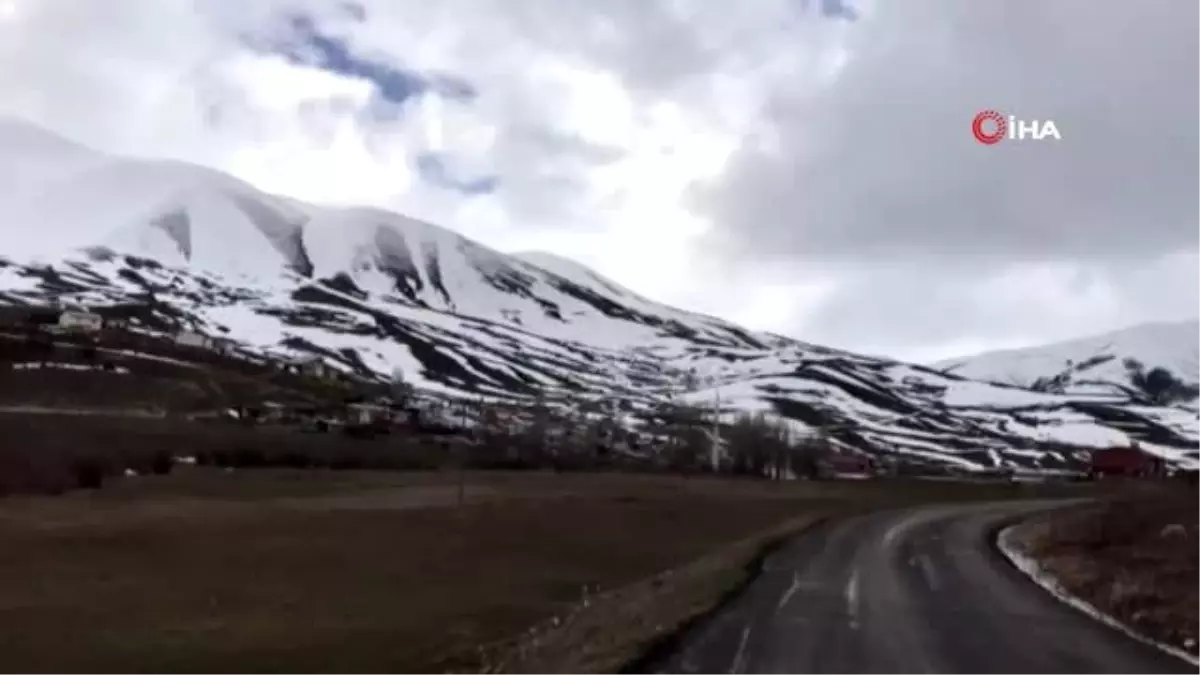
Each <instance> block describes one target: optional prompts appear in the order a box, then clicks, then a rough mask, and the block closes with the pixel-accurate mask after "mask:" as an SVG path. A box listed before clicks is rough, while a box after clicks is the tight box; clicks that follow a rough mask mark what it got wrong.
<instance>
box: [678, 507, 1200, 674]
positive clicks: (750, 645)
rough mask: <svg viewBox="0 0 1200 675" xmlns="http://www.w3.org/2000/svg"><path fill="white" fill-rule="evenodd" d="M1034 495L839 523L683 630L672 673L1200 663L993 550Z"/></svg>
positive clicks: (1168, 669)
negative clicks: (1140, 636) (1079, 605)
mask: <svg viewBox="0 0 1200 675" xmlns="http://www.w3.org/2000/svg"><path fill="white" fill-rule="evenodd" d="M1044 508H1046V505H1045V504H1038V503H1029V502H1026V503H1019V504H1014V503H1007V504H986V505H961V506H941V507H925V508H918V509H912V510H906V511H892V512H881V513H875V514H869V515H864V516H859V517H856V518H852V519H847V520H842V521H837V522H831V523H828V524H826V525H824V526H821V527H819V528H817V529H815V530H812V531H810V532H808V533H806V534H804V535H802V536H800V537H798V538H796V539H795V540H793V541H792V542H790V543H789V544H788V545H786V546H784V547H783V548H781V549H780V550H778V551H777V552H776V553H774V554H773V555H771V556H770V557H769V558H768V559H767V560H766V561H765V563H764V565H763V572H762V574H761V575H760V576H759V577H758V578H757V579H756V580H755V581H753V582H751V584H750V585H749V586H748V588H747V589H746V590H745V592H744V593H742V594H741V595H739V596H738V597H737V598H736V599H734V600H733V601H731V602H730V603H729V605H728V606H726V607H725V608H723V609H722V610H721V611H719V612H718V613H717V614H715V615H714V616H713V617H711V618H710V619H708V620H706V621H703V622H701V623H700V624H699V625H698V626H696V627H695V628H694V629H693V630H691V631H690V632H688V633H686V634H684V635H683V636H682V637H681V640H680V643H679V644H678V645H677V647H676V649H675V650H674V651H673V653H670V654H668V655H667V656H666V657H665V658H664V659H663V660H662V661H661V662H660V663H658V664H657V665H656V666H655V667H654V670H655V671H657V672H669V673H695V672H700V673H1117V672H1120V673H1176V672H1179V673H1196V672H1197V669H1196V667H1195V666H1192V665H1191V664H1188V663H1186V662H1184V661H1182V660H1180V659H1177V658H1175V657H1173V656H1170V655H1168V654H1165V653H1163V652H1161V651H1159V650H1157V649H1155V648H1153V647H1150V646H1148V645H1145V644H1143V643H1141V642H1138V641H1136V640H1133V639H1132V638H1129V637H1127V636H1125V635H1123V634H1122V633H1120V632H1118V631H1116V630H1114V629H1112V628H1109V627H1108V626H1105V625H1103V624H1101V623H1099V622H1097V621H1095V620H1093V619H1091V618H1089V617H1087V616H1085V615H1084V614H1082V613H1080V612H1079V611H1077V610H1075V609H1073V608H1071V607H1068V606H1067V605H1064V604H1063V603H1061V602H1059V601H1058V600H1056V599H1054V598H1053V597H1051V596H1050V595H1049V594H1048V593H1046V592H1045V591H1044V590H1042V589H1041V588H1040V587H1038V586H1037V585H1035V584H1034V583H1033V582H1032V581H1030V580H1029V579H1028V578H1027V577H1025V576H1024V575H1023V574H1022V573H1021V572H1019V571H1017V570H1016V569H1014V568H1013V567H1012V566H1011V565H1010V564H1009V563H1008V561H1007V560H1005V559H1004V558H1003V557H1002V556H1001V555H1000V554H999V553H998V552H997V551H996V550H995V548H994V545H993V535H994V532H995V529H996V528H997V526H999V525H1001V524H1003V523H1005V522H1006V521H1008V520H1009V519H1011V518H1013V517H1014V516H1019V515H1021V514H1023V513H1026V514H1027V513H1032V512H1034V511H1037V510H1042V509H1044Z"/></svg>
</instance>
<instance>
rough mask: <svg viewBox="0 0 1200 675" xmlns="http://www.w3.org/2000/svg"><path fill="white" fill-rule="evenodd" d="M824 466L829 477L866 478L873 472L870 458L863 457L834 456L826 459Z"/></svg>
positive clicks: (873, 466) (873, 468)
mask: <svg viewBox="0 0 1200 675" xmlns="http://www.w3.org/2000/svg"><path fill="white" fill-rule="evenodd" d="M824 464H825V467H826V470H827V471H828V472H829V473H830V475H833V476H840V477H866V476H870V475H872V474H873V473H874V470H875V465H874V463H873V462H872V461H871V458H870V457H865V456H863V455H851V454H834V455H830V456H829V457H826V458H825V460H824Z"/></svg>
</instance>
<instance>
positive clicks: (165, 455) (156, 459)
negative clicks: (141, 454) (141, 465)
mask: <svg viewBox="0 0 1200 675" xmlns="http://www.w3.org/2000/svg"><path fill="white" fill-rule="evenodd" d="M174 467H175V458H174V457H173V456H172V455H171V453H169V452H167V451H166V450H156V451H155V452H154V454H153V455H151V456H150V473H152V474H154V475H156V476H165V475H167V474H169V473H171V469H173V468H174Z"/></svg>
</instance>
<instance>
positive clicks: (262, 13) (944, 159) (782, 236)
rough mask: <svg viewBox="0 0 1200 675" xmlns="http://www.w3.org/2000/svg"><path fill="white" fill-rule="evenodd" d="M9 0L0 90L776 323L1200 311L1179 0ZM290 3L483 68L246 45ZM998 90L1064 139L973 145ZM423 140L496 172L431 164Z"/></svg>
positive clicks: (31, 110)
mask: <svg viewBox="0 0 1200 675" xmlns="http://www.w3.org/2000/svg"><path fill="white" fill-rule="evenodd" d="M16 2H17V6H18V11H17V19H16V20H15V21H14V20H12V19H9V20H8V21H7V22H5V23H0V38H2V39H0V85H3V87H2V88H3V89H4V91H5V92H6V97H5V98H4V100H3V101H0V114H4V113H10V112H11V113H14V114H17V115H18V116H22V117H27V118H30V119H34V120H37V121H38V122H39V123H41V124H44V125H45V126H47V127H48V128H51V129H54V130H56V131H59V132H62V133H64V134H66V135H68V136H70V137H72V138H76V139H79V140H82V141H84V142H87V143H91V144H95V145H97V146H98V147H102V148H103V149H106V150H109V151H114V152H132V153H135V154H146V155H155V156H169V157H173V158H177V159H182V160H187V161H192V162H196V163H200V164H205V165H208V166H211V167H214V168H217V169H220V170H223V171H227V172H230V173H233V174H235V175H237V176H239V177H240V178H243V179H245V180H248V181H250V182H252V183H254V184H256V185H258V186H259V187H261V188H263V189H267V190H270V191H275V192H280V193H283V194H288V195H292V196H295V197H298V198H301V199H306V200H316V201H330V202H338V203H361V204H371V205H376V206H382V207H387V208H392V209H394V210H397V211H400V212H404V213H408V214H410V215H413V216H415V217H418V218H423V219H426V220H430V221H432V222H437V223H440V224H443V225H445V226H447V227H450V228H453V229H455V230H458V231H459V232H462V233H463V234H466V235H468V236H472V237H476V238H479V239H481V240H482V241H483V242H484V243H488V244H490V245H494V246H497V247H499V248H509V249H525V248H545V249H548V250H552V251H555V252H558V253H560V254H564V255H567V256H570V257H576V258H578V259H580V260H581V261H583V262H585V263H587V264H591V265H594V266H596V268H597V269H598V270H599V271H600V272H601V273H603V274H605V275H607V276H610V277H612V278H614V279H615V280H617V281H619V282H621V283H624V284H627V285H629V286H631V287H632V288H634V289H635V290H637V291H639V292H641V293H643V294H645V295H647V296H649V297H653V298H656V299H659V300H662V301H664V302H668V303H672V304H677V305H680V306H684V307H689V308H693V309H697V310H701V311H706V312H709V313H713V314H716V315H720V316H726V317H729V318H732V319H735V320H738V321H742V322H745V323H747V324H749V325H752V326H755V327H761V328H766V329H770V330H774V331H776V332H781V333H786V334H791V335H794V336H796V337H800V338H803V339H807V340H811V341H814V342H824V343H827V344H831V345H834V346H839V347H843V348H848V349H860V350H867V351H873V352H881V353H889V354H892V355H895V356H900V357H909V358H937V357H944V356H948V355H951V354H952V353H954V352H956V351H964V350H970V349H975V348H990V347H997V346H1011V345H1012V344H1013V343H1033V342H1038V341H1043V340H1049V339H1057V338H1062V337H1068V336H1070V335H1075V334H1083V333H1087V332H1093V331H1101V330H1106V329H1111V328H1114V327H1116V326H1118V325H1121V324H1126V323H1133V322H1137V321H1143V320H1149V319H1159V318H1163V319H1169V318H1178V317H1180V316H1186V315H1190V314H1194V313H1195V311H1196V306H1197V289H1196V284H1195V279H1196V277H1197V276H1198V274H1200V263H1198V262H1197V255H1196V251H1197V244H1198V241H1197V239H1198V237H1197V221H1198V220H1200V218H1198V216H1197V209H1196V198H1197V185H1198V183H1200V179H1198V177H1197V153H1196V149H1197V144H1198V141H1197V132H1198V129H1200V122H1198V119H1197V98H1198V97H1197V86H1198V80H1200V77H1198V76H1197V63H1196V61H1197V51H1198V49H1197V37H1196V31H1195V26H1196V23H1197V16H1196V15H1197V13H1198V10H1197V6H1196V4H1195V3H1191V2H1186V1H1185V0H1139V1H1137V2H1135V1H1133V0H1124V1H1116V2H1110V3H1095V2H1085V1H1084V0H1043V1H1042V2H1038V3H1020V4H1019V5H1018V4H1014V3H1006V2H960V1H958V0H903V1H902V2H900V1H897V2H876V3H873V4H872V3H868V2H867V1H866V0H861V2H851V3H850V4H851V5H852V7H851V8H850V9H849V10H848V11H843V10H842V8H843V7H845V6H846V4H845V3H841V2H831V1H829V0H826V1H823V2H817V1H816V0H812V1H807V2H806V1H800V0H761V1H756V2H753V3H742V4H740V5H736V6H734V5H730V4H729V3H713V2H693V3H681V2H677V1H676V0H611V1H607V2H604V3H596V2H589V1H584V0H563V1H562V2H548V1H547V0H497V1H496V2H478V1H477V0H443V1H442V2H437V3H429V2H423V1H419V0H362V2H360V3H356V4H355V6H354V7H355V8H351V9H347V6H346V5H345V3H338V2H330V1H327V0H264V1H263V2H261V3H250V4H249V5H247V3H244V2H235V1H234V0H212V1H211V2H206V3H195V2H192V0H127V2H123V3H119V4H120V7H119V8H117V9H119V11H114V8H112V7H107V6H105V7H104V8H103V9H104V10H105V11H104V12H103V13H102V14H103V16H101V15H100V13H98V11H99V10H97V11H84V12H82V13H81V10H80V7H81V6H80V4H79V3H77V2H73V1H72V0H16ZM860 5H861V6H860ZM851 14H853V15H854V16H855V20H853V21H847V20H843V19H846V18H849V17H850V15H851ZM295 15H302V16H305V17H311V19H312V21H313V27H314V30H319V31H320V34H322V35H328V36H331V39H336V40H337V41H338V43H337V44H338V45H340V47H344V51H345V52H346V53H347V54H352V55H355V57H356V58H359V59H369V60H370V62H371V63H373V64H377V65H378V68H404V69H406V71H408V70H411V72H414V73H424V74H445V75H449V76H453V77H455V78H461V81H463V82H469V83H470V84H471V87H472V91H474V92H475V93H476V94H477V95H476V96H473V97H470V99H469V100H456V99H454V97H449V99H451V100H446V101H443V102H442V104H441V106H440V107H438V106H434V105H426V103H427V102H428V101H427V100H426V99H428V100H429V101H432V100H434V99H439V100H440V98H446V97H428V96H411V97H409V98H407V99H405V100H404V105H403V106H402V107H401V106H395V105H393V106H391V107H387V106H384V107H382V108H380V107H379V104H380V100H381V97H380V96H379V95H378V92H375V93H374V94H373V93H372V91H373V90H372V86H373V85H372V84H371V82H370V80H371V78H370V77H364V75H370V74H371V73H376V71H374V70H372V71H371V72H370V73H366V72H365V71H363V69H362V68H349V67H343V68H340V69H339V68H331V67H325V68H319V67H312V66H313V65H314V64H311V63H309V62H308V61H305V60H297V59H291V60H288V59H285V58H281V57H279V56H278V55H275V54H270V53H263V52H262V51H261V50H258V51H256V50H252V49H247V48H246V45H247V41H246V36H247V35H259V36H260V37H263V38H264V39H268V40H269V39H270V38H272V37H278V36H277V35H276V34H275V33H274V32H273V31H277V30H279V26H280V25H281V24H280V17H287V16H295ZM839 50H842V51H844V52H845V53H846V54H847V56H848V62H847V65H846V66H845V67H843V68H842V69H841V70H840V71H836V72H834V73H833V74H832V75H831V74H830V73H831V71H833V70H834V69H833V68H831V64H833V63H834V62H835V61H836V54H837V52H838V51H839ZM316 65H320V64H319V63H318V64H316ZM325 65H326V66H329V65H330V64H329V63H326V64H325ZM343 65H348V63H347V64H343ZM378 68H377V70H378ZM379 72H383V71H382V70H380V71H379ZM376 74H377V73H376ZM377 84H378V83H376V85H377ZM376 88H377V86H376ZM395 98H400V97H395ZM984 108H995V109H998V110H1001V111H1003V112H1005V113H1010V114H1013V115H1015V116H1017V117H1019V118H1024V119H1046V118H1052V119H1054V120H1055V121H1056V122H1057V123H1058V125H1059V127H1060V129H1061V130H1062V133H1063V135H1064V139H1063V140H1062V141H1061V142H1060V143H1057V144H1050V143H1046V144H1041V145H1039V144H1035V143H1024V144H1018V143H1008V142H1005V143H1002V144H1000V145H999V146H996V147H984V146H981V145H979V144H977V143H976V142H975V141H974V140H973V139H972V137H971V134H970V126H969V125H970V121H971V118H972V116H974V115H975V113H976V112H978V111H979V110H981V109H984ZM384 113H386V114H384ZM739 142H740V143H739ZM731 148H733V149H734V152H733V155H732V156H731V157H729V158H728V161H725V157H726V153H727V152H728V151H729V150H730V149H731ZM431 156H432V157H436V160H437V164H438V165H440V166H441V168H442V169H444V173H446V175H448V176H451V177H455V178H459V177H468V178H475V177H488V179H489V183H488V187H494V188H495V189H494V190H492V189H489V190H468V191H467V192H469V193H471V194H469V195H467V194H464V191H463V190H460V189H447V188H446V187H445V185H439V184H437V182H436V181H429V180H423V179H422V174H421V162H422V158H426V159H425V160H424V161H425V164H426V165H428V164H429V163H430V162H429V159H428V157H431ZM426 168H428V166H427V167H426ZM492 176H495V177H496V178H495V182H494V183H493V182H490V180H491V177H492ZM426 178H427V176H426ZM442 183H447V181H442ZM689 184H690V185H692V186H693V188H692V189H691V190H690V192H689V191H688V188H687V186H688V185H689ZM450 187H451V188H454V186H453V185H451V186H450ZM706 227H707V228H708V229H707V230H705V228H706ZM698 232H700V233H704V234H700V235H698V234H697V233H698Z"/></svg>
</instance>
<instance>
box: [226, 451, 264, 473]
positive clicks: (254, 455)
mask: <svg viewBox="0 0 1200 675" xmlns="http://www.w3.org/2000/svg"><path fill="white" fill-rule="evenodd" d="M266 464H267V457H266V455H264V454H263V451H262V450H259V449H258V448H237V449H236V450H234V451H233V453H232V455H231V456H230V458H229V466H232V467H234V468H237V469H250V468H254V467H261V466H266Z"/></svg>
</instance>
